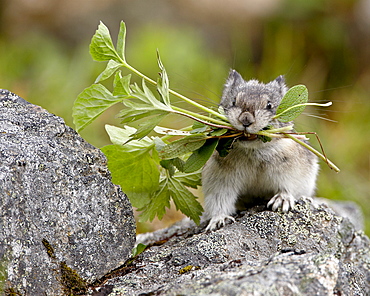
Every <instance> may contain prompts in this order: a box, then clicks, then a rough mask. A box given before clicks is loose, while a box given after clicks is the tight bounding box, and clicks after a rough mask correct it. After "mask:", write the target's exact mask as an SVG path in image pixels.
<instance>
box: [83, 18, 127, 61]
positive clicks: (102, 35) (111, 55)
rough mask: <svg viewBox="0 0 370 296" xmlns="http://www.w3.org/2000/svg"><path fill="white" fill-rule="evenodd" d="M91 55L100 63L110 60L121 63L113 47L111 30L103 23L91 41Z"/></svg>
mask: <svg viewBox="0 0 370 296" xmlns="http://www.w3.org/2000/svg"><path fill="white" fill-rule="evenodd" d="M90 54H91V56H92V58H93V59H94V60H95V61H98V62H104V61H109V60H115V61H116V62H121V61H120V57H119V56H118V53H117V52H116V50H115V48H114V46H113V42H112V38H111V36H110V33H109V29H108V28H107V27H106V26H105V25H104V24H103V22H100V24H99V26H98V29H97V30H96V32H95V34H94V36H93V37H92V39H91V43H90Z"/></svg>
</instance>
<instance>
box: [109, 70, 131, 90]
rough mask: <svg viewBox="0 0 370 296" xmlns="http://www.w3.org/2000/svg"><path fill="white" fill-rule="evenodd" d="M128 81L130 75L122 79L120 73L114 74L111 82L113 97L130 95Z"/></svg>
mask: <svg viewBox="0 0 370 296" xmlns="http://www.w3.org/2000/svg"><path fill="white" fill-rule="evenodd" d="M130 80H131V74H128V75H126V76H123V77H122V75H121V71H118V72H116V75H115V76H114V81H113V95H115V96H118V95H120V96H129V95H130V94H131V89H130Z"/></svg>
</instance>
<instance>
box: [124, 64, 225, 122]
mask: <svg viewBox="0 0 370 296" xmlns="http://www.w3.org/2000/svg"><path fill="white" fill-rule="evenodd" d="M120 62H121V63H122V66H123V67H125V68H126V69H128V70H130V71H132V72H133V73H135V74H136V75H137V76H139V77H141V78H142V79H144V80H146V81H147V82H149V83H150V84H152V85H155V86H156V85H157V82H156V81H154V80H153V79H151V78H149V77H148V76H146V75H144V74H143V73H141V72H140V71H138V70H137V69H135V68H134V67H132V66H130V65H129V64H128V63H127V62H125V61H124V60H122V59H121V58H120ZM168 91H169V93H170V94H172V95H174V96H175V97H177V98H179V99H181V100H183V101H185V102H187V103H189V104H190V105H192V106H194V107H197V108H198V109H201V110H203V111H205V112H207V113H209V114H212V115H214V116H216V117H218V118H220V119H222V120H225V121H227V118H226V116H224V115H222V114H220V113H218V112H217V111H214V110H212V109H210V108H207V107H205V106H203V105H201V104H198V103H197V102H194V101H193V100H191V99H189V98H187V97H185V96H183V95H181V94H179V93H178V92H176V91H174V90H172V89H169V90H168ZM172 108H173V107H172ZM187 112H189V111H187ZM193 114H196V116H197V117H201V115H200V114H197V113H193ZM206 120H211V121H213V122H215V120H216V119H212V118H209V117H207V119H206ZM220 122H221V121H218V123H220ZM222 124H225V123H222Z"/></svg>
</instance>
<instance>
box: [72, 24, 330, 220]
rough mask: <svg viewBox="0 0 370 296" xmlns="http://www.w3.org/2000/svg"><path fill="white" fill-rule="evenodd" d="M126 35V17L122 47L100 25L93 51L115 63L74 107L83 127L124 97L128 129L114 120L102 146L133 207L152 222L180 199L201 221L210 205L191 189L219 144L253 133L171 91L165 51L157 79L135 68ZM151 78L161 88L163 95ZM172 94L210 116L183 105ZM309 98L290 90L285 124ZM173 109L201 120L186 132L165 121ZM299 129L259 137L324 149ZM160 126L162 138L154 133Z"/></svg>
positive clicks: (302, 90) (281, 115) (283, 108)
mask: <svg viewBox="0 0 370 296" xmlns="http://www.w3.org/2000/svg"><path fill="white" fill-rule="evenodd" d="M125 36H126V27H125V24H124V23H123V22H121V26H120V32H119V34H118V40H117V47H116V48H115V47H114V45H113V42H112V39H111V37H110V34H109V30H108V28H107V27H106V26H105V25H104V24H103V23H100V25H99V27H98V30H97V31H96V33H95V35H94V36H93V38H92V41H91V44H90V53H91V56H92V57H93V59H94V60H96V61H104V62H107V66H106V68H105V69H104V70H103V72H102V73H101V74H100V75H99V76H98V78H97V79H96V81H95V84H93V85H92V86H90V87H88V88H86V89H85V90H84V91H83V92H82V93H81V94H80V95H79V96H78V97H77V99H76V102H75V105H74V108H73V117H74V122H75V125H76V128H77V130H78V131H80V130H82V129H83V128H85V127H86V126H87V125H88V124H90V123H91V122H92V121H93V120H94V119H96V117H98V116H99V115H100V114H102V113H103V112H104V111H105V110H107V109H108V108H109V107H111V106H113V105H115V104H117V103H121V104H122V105H123V107H124V108H123V109H122V110H121V111H120V113H119V117H120V119H121V123H122V124H124V128H118V127H114V126H110V125H107V126H106V130H107V132H108V134H109V136H110V139H111V142H112V143H113V145H108V146H105V147H103V148H102V151H103V152H104V154H105V155H106V156H107V159H108V167H109V169H110V171H111V173H112V181H113V182H114V183H116V184H119V185H120V186H121V187H122V190H123V191H124V192H125V193H126V194H127V195H128V197H129V198H130V201H131V203H132V205H133V206H135V207H137V208H138V209H139V211H141V214H140V221H147V220H150V221H152V220H153V219H154V218H155V217H156V216H157V217H158V218H159V219H161V218H162V217H163V215H164V214H165V211H166V208H169V207H170V201H171V200H172V201H173V203H174V204H175V206H176V209H177V210H180V211H181V212H182V213H184V214H185V215H187V216H188V217H189V218H191V219H192V220H193V221H194V222H196V223H198V224H199V222H200V215H201V214H202V211H203V209H202V207H201V205H200V204H199V202H198V201H197V200H196V197H195V196H194V195H193V193H191V191H189V189H188V187H192V188H197V187H198V186H199V185H200V183H201V181H200V169H201V168H202V167H203V165H204V164H205V163H206V162H207V160H208V159H209V158H210V157H211V155H212V154H213V152H214V151H215V149H217V151H218V152H219V153H220V155H221V156H223V157H224V156H226V155H227V154H228V152H229V151H230V149H231V148H232V143H233V142H234V141H235V139H236V138H237V137H250V136H251V135H246V134H244V133H243V132H241V131H238V130H235V129H234V128H233V127H232V125H231V124H230V123H229V122H228V120H227V118H226V117H225V115H224V114H223V112H222V110H217V111H216V110H213V109H210V108H208V107H205V106H203V105H201V104H199V103H197V102H194V101H193V100H191V99H189V98H187V97H185V96H183V95H181V94H179V93H177V92H175V91H173V90H171V89H170V87H169V78H168V75H167V72H166V70H165V67H164V65H163V63H162V61H161V59H160V56H159V53H158V52H157V63H158V66H159V70H160V72H159V77H158V79H157V81H155V80H152V79H150V78H149V77H147V76H145V75H144V74H142V73H141V72H139V71H138V70H137V69H135V68H133V67H132V66H130V65H129V64H128V63H127V61H126V57H125ZM120 68H126V69H128V70H130V71H131V72H133V73H134V74H136V75H138V76H139V77H141V78H142V83H141V86H139V85H138V84H136V83H133V84H132V83H131V76H130V75H126V76H122V73H121V69H120ZM113 75H114V76H113ZM111 76H113V77H114V79H113V92H110V91H109V90H108V89H107V88H106V87H105V86H103V85H101V84H100V82H101V81H103V80H106V79H108V78H109V77H111ZM147 83H149V84H151V85H153V86H155V88H156V90H157V95H155V94H154V93H153V92H152V90H151V89H150V88H149V87H148V85H147ZM171 96H175V97H176V98H177V99H180V100H181V101H184V102H186V103H187V104H189V105H191V106H192V107H195V108H198V109H200V111H202V113H204V112H205V113H206V114H208V115H202V114H200V113H201V112H199V113H196V112H193V111H190V110H188V109H184V108H180V107H178V106H175V105H174V104H173V103H172V100H171ZM307 99H308V92H307V88H306V87H305V86H303V85H299V86H295V87H293V88H292V89H290V90H289V91H288V92H287V94H286V95H285V96H284V98H283V100H282V104H281V105H280V106H279V108H278V112H277V114H276V116H275V117H276V118H277V119H278V120H280V121H283V122H287V121H291V120H293V119H294V118H295V117H297V116H298V115H299V114H300V113H301V112H302V111H303V109H304V107H305V105H307V104H308V103H307ZM170 113H172V114H175V115H180V116H185V117H189V118H191V119H193V120H195V123H194V124H193V125H192V126H188V127H184V128H183V129H181V130H176V129H169V128H163V127H160V126H159V124H160V123H161V121H162V120H163V119H164V118H165V117H166V116H167V115H168V114H170ZM130 125H133V126H135V127H133V126H130ZM292 128H293V127H292V126H287V127H283V128H278V129H274V127H273V126H271V127H269V128H267V129H265V130H262V131H259V132H257V133H256V135H253V136H254V137H256V136H258V137H259V138H260V139H261V140H263V141H264V142H267V141H270V140H271V138H272V137H290V138H294V139H293V140H295V141H296V142H298V143H300V144H301V145H304V146H305V147H307V149H310V150H311V151H313V152H314V153H315V154H317V155H320V153H319V152H317V151H316V150H314V149H313V148H311V147H310V146H308V145H307V144H305V143H303V142H302V141H300V140H299V139H296V138H295V137H294V136H292V135H288V134H286V132H288V131H292ZM153 132H155V133H157V134H160V135H162V136H161V137H157V136H151V135H152V133H153ZM175 137H177V138H175ZM322 157H323V156H322Z"/></svg>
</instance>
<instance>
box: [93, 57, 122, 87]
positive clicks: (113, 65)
mask: <svg viewBox="0 0 370 296" xmlns="http://www.w3.org/2000/svg"><path fill="white" fill-rule="evenodd" d="M120 67H122V64H121V63H117V62H116V61H114V60H109V62H108V64H107V66H106V68H105V69H104V71H103V72H101V73H100V75H99V76H98V78H96V80H95V83H98V82H100V81H103V80H106V79H108V78H109V77H111V76H112V75H113V73H114V72H116V71H117V70H118V69H119V68H120Z"/></svg>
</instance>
